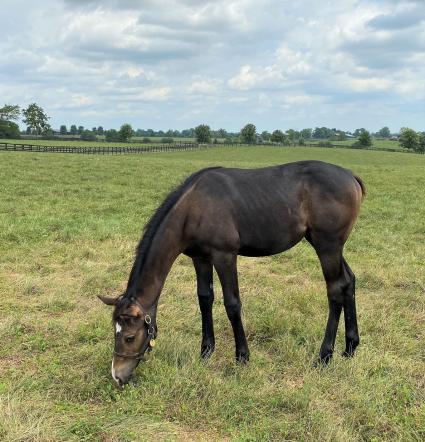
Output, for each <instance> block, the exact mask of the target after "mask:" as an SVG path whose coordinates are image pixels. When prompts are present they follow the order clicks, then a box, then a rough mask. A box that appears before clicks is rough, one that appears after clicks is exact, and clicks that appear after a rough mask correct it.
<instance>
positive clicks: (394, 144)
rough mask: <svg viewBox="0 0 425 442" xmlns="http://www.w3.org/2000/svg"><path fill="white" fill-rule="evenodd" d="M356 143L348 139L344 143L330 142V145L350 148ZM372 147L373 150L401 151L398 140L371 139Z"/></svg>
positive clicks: (354, 140)
mask: <svg viewBox="0 0 425 442" xmlns="http://www.w3.org/2000/svg"><path fill="white" fill-rule="evenodd" d="M355 142H356V139H350V140H345V141H332V144H337V145H341V146H351V145H352V144H353V143H355ZM372 147H375V148H386V149H402V148H401V146H400V143H399V142H398V140H384V139H376V138H374V139H373V144H372Z"/></svg>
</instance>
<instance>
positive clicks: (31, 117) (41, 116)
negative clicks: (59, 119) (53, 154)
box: [22, 103, 50, 135]
mask: <svg viewBox="0 0 425 442" xmlns="http://www.w3.org/2000/svg"><path fill="white" fill-rule="evenodd" d="M22 114H23V115H24V119H23V122H24V123H25V124H26V125H27V126H28V127H29V128H31V129H33V130H34V131H35V133H36V134H37V135H39V134H41V133H43V132H46V131H47V130H49V129H50V125H49V123H48V120H49V117H48V116H47V115H46V113H45V112H44V110H43V108H41V107H40V106H39V105H38V104H37V103H31V104H30V105H28V107H27V108H26V109H24V110H23V111H22Z"/></svg>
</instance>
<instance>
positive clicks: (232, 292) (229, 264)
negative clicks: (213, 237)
mask: <svg viewBox="0 0 425 442" xmlns="http://www.w3.org/2000/svg"><path fill="white" fill-rule="evenodd" d="M213 264H214V267H215V269H216V270H217V274H218V277H219V279H220V283H221V287H222V289H223V298H224V307H225V308H226V313H227V316H228V318H229V321H230V323H231V325H232V328H233V334H234V337H235V346H236V361H237V362H241V363H246V362H248V361H249V350H248V343H247V341H246V336H245V331H244V328H243V325H242V318H241V308H242V304H241V300H240V298H239V284H238V272H237V267H236V255H234V254H230V253H224V252H217V253H215V254H214V255H213Z"/></svg>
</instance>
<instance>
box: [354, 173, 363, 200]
mask: <svg viewBox="0 0 425 442" xmlns="http://www.w3.org/2000/svg"><path fill="white" fill-rule="evenodd" d="M354 178H355V179H356V181H357V182H358V183H359V185H360V187H361V189H362V201H363V200H364V197H365V196H366V186H365V185H364V183H363V181H362V180H361V178H359V177H358V176H356V175H354Z"/></svg>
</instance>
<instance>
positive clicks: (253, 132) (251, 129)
mask: <svg viewBox="0 0 425 442" xmlns="http://www.w3.org/2000/svg"><path fill="white" fill-rule="evenodd" d="M241 138H242V142H243V143H247V144H254V143H255V142H256V141H257V129H256V127H255V125H253V124H252V123H248V124H247V125H245V126H244V127H243V128H242V130H241Z"/></svg>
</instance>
